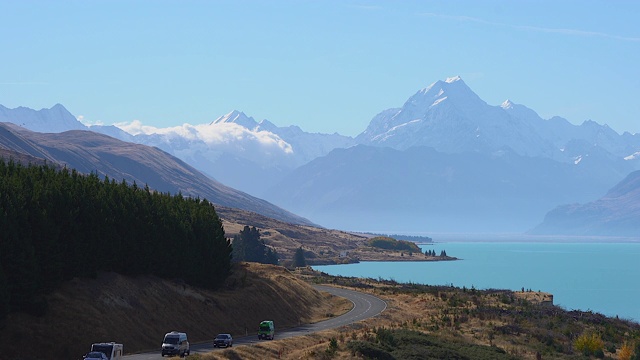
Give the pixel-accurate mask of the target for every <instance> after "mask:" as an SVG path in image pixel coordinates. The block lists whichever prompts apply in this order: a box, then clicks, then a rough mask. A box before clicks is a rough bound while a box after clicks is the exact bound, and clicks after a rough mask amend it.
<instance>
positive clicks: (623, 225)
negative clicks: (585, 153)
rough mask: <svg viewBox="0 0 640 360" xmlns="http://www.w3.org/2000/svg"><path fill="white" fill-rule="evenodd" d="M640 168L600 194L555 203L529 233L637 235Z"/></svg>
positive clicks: (639, 229) (639, 214)
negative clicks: (585, 199) (580, 201)
mask: <svg viewBox="0 0 640 360" xmlns="http://www.w3.org/2000/svg"><path fill="white" fill-rule="evenodd" d="M638 224H640V171H634V172H633V173H631V174H629V175H628V176H627V177H626V178H625V179H624V180H622V181H621V182H619V183H618V184H617V185H616V186H614V187H613V188H611V190H609V191H608V192H607V194H606V195H605V196H603V197H602V198H600V199H598V200H596V201H592V202H589V203H585V204H569V205H562V206H559V207H557V208H555V209H553V210H552V211H550V212H549V213H547V215H546V216H545V218H544V222H543V223H541V224H540V225H538V226H537V227H535V228H534V229H533V230H532V231H531V233H532V234H554V235H557V234H572V235H603V236H633V237H639V236H640V228H639V227H638Z"/></svg>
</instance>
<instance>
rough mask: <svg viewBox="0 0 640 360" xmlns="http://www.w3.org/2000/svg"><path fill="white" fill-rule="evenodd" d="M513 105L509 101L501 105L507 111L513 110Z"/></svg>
mask: <svg viewBox="0 0 640 360" xmlns="http://www.w3.org/2000/svg"><path fill="white" fill-rule="evenodd" d="M513 105H514V104H513V103H512V102H511V100H509V99H507V100H505V101H504V102H503V103H502V104H501V105H500V107H501V108H503V109H505V110H507V109H512V108H513Z"/></svg>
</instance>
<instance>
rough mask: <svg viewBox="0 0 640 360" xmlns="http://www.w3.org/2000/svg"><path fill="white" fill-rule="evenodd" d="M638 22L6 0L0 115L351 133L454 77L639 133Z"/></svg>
mask: <svg viewBox="0 0 640 360" xmlns="http://www.w3.org/2000/svg"><path fill="white" fill-rule="evenodd" d="M638 18H640V2H638V1H635V0H629V1H616V0H607V1H604V0H603V1H594V0H562V1H558V0H535V1H533V0H519V1H512V0H509V1H506V0H505V1H493V0H483V1H476V0H472V1H456V0H451V1H441V0H436V1H430V0H420V1H365V0H362V1H361V0H357V1H355V0H354V1H352V0H342V1H337V0H336V1H333V0H314V1H310V0H309V1H305V0H298V1H291V0H271V1H268V0H262V1H257V0H256V1H244V0H230V1H223V0H219V1H216V0H211V1H204V0H126V1H123V0H78V1H71V0H60V1H53V0H39V1H36V0H21V1H18V0H0V34H2V35H0V104H2V105H4V106H6V107H8V108H15V107H19V106H25V107H29V108H32V109H41V108H50V107H52V106H54V105H55V104H56V103H60V104H62V105H64V106H65V107H66V108H67V109H68V110H69V111H70V112H71V113H72V114H74V115H75V116H76V117H78V118H79V119H81V121H83V122H84V123H86V124H104V125H110V124H115V123H130V122H133V121H139V122H141V123H142V124H145V125H149V126H155V127H171V126H179V125H182V124H184V123H189V124H192V125H197V124H205V123H209V122H211V121H213V120H215V119H216V118H217V117H219V116H221V115H224V114H226V113H229V112H231V111H232V110H239V111H243V112H244V113H245V114H247V115H248V116H252V117H253V118H254V119H255V120H256V121H260V120H262V119H268V120H269V121H271V122H272V123H274V124H276V125H278V126H289V125H297V126H300V127H301V128H302V129H303V130H305V131H307V132H319V133H335V132H337V133H340V134H342V135H348V136H356V135H358V134H359V133H361V132H362V131H364V130H365V128H366V127H367V125H368V124H369V122H370V121H371V119H372V118H373V117H374V116H375V115H376V114H378V113H379V112H381V111H383V110H385V109H388V108H392V107H401V106H402V105H403V103H404V102H405V101H406V100H407V99H408V98H409V97H410V96H411V95H413V94H415V93H416V92H417V91H419V90H420V89H422V88H425V87H427V86H429V85H430V84H432V83H433V82H435V81H438V80H445V79H446V78H448V77H452V76H456V75H458V76H460V77H462V79H463V80H464V81H465V83H466V84H467V85H468V86H469V87H470V88H471V89H472V90H473V91H474V92H476V93H477V94H478V95H479V96H480V97H481V98H482V99H483V100H485V101H486V102H487V103H488V104H490V105H500V104H501V103H502V102H503V101H504V100H506V99H509V100H511V101H512V102H514V103H518V104H523V105H525V106H527V107H529V108H531V109H533V110H535V111H536V112H537V113H538V114H539V115H540V116H541V117H543V118H545V119H548V118H550V117H552V116H561V117H564V118H566V119H567V120H569V121H570V122H571V123H573V124H577V125H578V124H581V123H582V122H583V121H585V120H594V121H596V122H598V123H600V124H607V125H609V126H610V127H611V128H612V129H614V130H615V131H617V132H618V133H622V132H624V131H629V132H631V133H640V99H639V98H638V97H639V95H640V26H639V25H638V21H637V19H638Z"/></svg>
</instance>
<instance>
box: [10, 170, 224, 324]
mask: <svg viewBox="0 0 640 360" xmlns="http://www.w3.org/2000/svg"><path fill="white" fill-rule="evenodd" d="M230 266H231V245H230V243H229V242H228V241H227V240H226V239H225V237H224V230H223V228H222V222H221V221H220V219H219V218H218V216H217V214H216V212H215V209H214V207H213V205H212V204H211V203H209V202H208V201H207V200H200V199H197V198H195V199H194V198H185V197H182V196H181V195H176V196H172V195H170V194H162V193H157V192H153V191H151V190H150V189H149V188H148V187H145V188H140V187H138V186H137V184H135V183H134V184H133V185H131V186H130V185H128V184H126V183H125V182H124V181H123V182H120V183H118V182H116V181H113V180H110V179H109V178H105V179H100V178H99V177H98V176H97V175H95V174H91V175H88V176H86V175H82V174H79V173H77V172H76V171H75V170H71V171H69V170H67V169H63V170H62V171H58V170H55V169H54V168H52V167H48V166H28V167H25V166H22V165H20V164H16V163H13V162H5V161H4V160H2V159H0V316H2V314H6V313H7V312H10V311H27V312H30V313H33V314H41V313H43V312H44V311H46V302H44V295H46V294H47V293H49V292H51V291H52V290H54V289H55V288H56V287H57V286H58V285H59V284H60V283H61V282H62V281H63V280H66V279H71V278H74V277H95V276H97V273H98V272H99V271H113V272H118V273H120V274H124V275H146V274H150V275H156V276H159V277H163V278H171V279H182V280H184V281H185V282H187V283H189V284H193V285H198V286H203V287H208V288H215V287H217V286H219V285H220V284H221V283H222V282H223V281H224V279H225V278H226V277H227V275H228V273H229V271H230Z"/></svg>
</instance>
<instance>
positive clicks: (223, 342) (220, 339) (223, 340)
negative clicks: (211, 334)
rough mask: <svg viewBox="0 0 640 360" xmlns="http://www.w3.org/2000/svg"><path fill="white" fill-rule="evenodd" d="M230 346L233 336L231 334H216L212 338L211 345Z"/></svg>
mask: <svg viewBox="0 0 640 360" xmlns="http://www.w3.org/2000/svg"><path fill="white" fill-rule="evenodd" d="M223 346H224V347H232V346H233V337H231V334H218V336H216V338H215V339H213V347H223Z"/></svg>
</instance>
